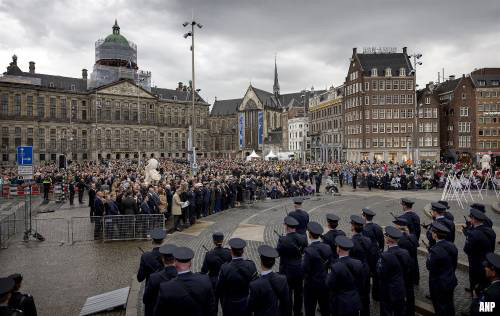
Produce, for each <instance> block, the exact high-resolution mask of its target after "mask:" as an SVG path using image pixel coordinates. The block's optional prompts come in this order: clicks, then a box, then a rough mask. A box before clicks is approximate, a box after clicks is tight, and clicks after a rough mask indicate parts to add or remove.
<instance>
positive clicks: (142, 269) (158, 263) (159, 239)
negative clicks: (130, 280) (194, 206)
mask: <svg viewBox="0 0 500 316" xmlns="http://www.w3.org/2000/svg"><path fill="white" fill-rule="evenodd" d="M149 235H150V237H151V239H152V240H153V250H151V251H148V252H145V253H143V254H142V256H141V263H140V264H139V271H137V281H139V282H142V281H144V280H146V284H147V282H148V279H149V276H150V275H151V274H152V273H154V272H157V271H159V270H161V269H162V268H163V261H162V258H161V253H160V245H161V244H162V243H163V239H165V236H166V235H167V234H166V233H165V231H164V230H163V229H161V228H155V229H153V230H152V231H151V232H150V234H149Z"/></svg>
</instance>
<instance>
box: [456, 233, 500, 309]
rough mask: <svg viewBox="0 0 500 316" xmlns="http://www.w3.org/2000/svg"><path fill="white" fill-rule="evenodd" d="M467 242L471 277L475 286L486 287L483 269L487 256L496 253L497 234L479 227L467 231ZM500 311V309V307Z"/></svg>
mask: <svg viewBox="0 0 500 316" xmlns="http://www.w3.org/2000/svg"><path fill="white" fill-rule="evenodd" d="M465 236H466V238H467V239H466V241H465V246H464V252H465V253H466V254H467V257H468V259H469V275H470V276H471V281H472V282H473V283H474V284H473V286H474V285H476V284H478V283H479V285H481V286H482V287H484V286H485V284H484V283H485V281H486V279H485V278H486V276H485V273H484V268H483V261H485V260H486V254H487V253H489V252H495V240H496V234H495V232H494V231H493V229H491V228H490V227H488V226H486V225H485V224H482V225H479V226H477V227H471V228H469V229H467V230H466V231H465ZM499 309H500V307H499Z"/></svg>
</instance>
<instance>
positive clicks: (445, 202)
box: [438, 200, 450, 210]
mask: <svg viewBox="0 0 500 316" xmlns="http://www.w3.org/2000/svg"><path fill="white" fill-rule="evenodd" d="M438 203H439V204H442V205H444V207H446V209H447V210H449V209H450V206H449V205H448V201H443V200H441V201H438Z"/></svg>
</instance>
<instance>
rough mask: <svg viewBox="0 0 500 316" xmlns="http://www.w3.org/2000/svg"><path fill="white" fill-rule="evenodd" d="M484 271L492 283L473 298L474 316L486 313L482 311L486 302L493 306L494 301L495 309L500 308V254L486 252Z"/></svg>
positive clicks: (471, 312)
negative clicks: (481, 307)
mask: <svg viewBox="0 0 500 316" xmlns="http://www.w3.org/2000/svg"><path fill="white" fill-rule="evenodd" d="M484 273H485V275H486V277H487V279H488V281H489V282H490V284H489V285H488V287H487V288H486V289H485V290H484V291H482V292H481V293H480V295H479V297H476V298H474V299H473V300H472V304H471V309H470V314H471V315H472V316H476V315H484V314H485V313H484V311H483V312H480V306H481V305H483V309H484V307H485V305H486V304H489V306H490V307H491V306H492V305H491V304H492V303H494V304H495V307H494V309H493V311H497V310H498V309H500V255H498V254H495V253H492V252H490V253H488V254H486V261H485V262H484ZM497 314H498V313H497Z"/></svg>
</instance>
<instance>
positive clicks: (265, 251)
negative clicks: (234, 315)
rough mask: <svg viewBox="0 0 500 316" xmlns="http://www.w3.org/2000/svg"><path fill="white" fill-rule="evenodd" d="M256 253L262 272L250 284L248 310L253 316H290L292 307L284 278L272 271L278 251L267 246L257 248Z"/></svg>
mask: <svg viewBox="0 0 500 316" xmlns="http://www.w3.org/2000/svg"><path fill="white" fill-rule="evenodd" d="M257 251H258V252H259V256H260V266H261V269H262V272H261V273H260V277H259V278H258V279H256V280H253V281H252V282H250V290H249V295H248V310H249V311H250V313H251V314H252V315H254V316H267V315H273V316H274V315H276V316H291V315H292V305H291V303H290V296H289V294H290V293H289V290H288V283H287V282H286V277H285V276H284V275H281V274H278V273H274V272H273V270H272V269H273V266H274V263H275V261H276V258H277V257H279V254H278V251H277V250H276V249H274V248H273V247H271V246H268V245H261V246H259V248H258V249H257Z"/></svg>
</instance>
